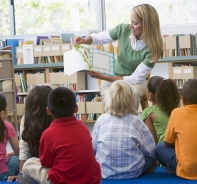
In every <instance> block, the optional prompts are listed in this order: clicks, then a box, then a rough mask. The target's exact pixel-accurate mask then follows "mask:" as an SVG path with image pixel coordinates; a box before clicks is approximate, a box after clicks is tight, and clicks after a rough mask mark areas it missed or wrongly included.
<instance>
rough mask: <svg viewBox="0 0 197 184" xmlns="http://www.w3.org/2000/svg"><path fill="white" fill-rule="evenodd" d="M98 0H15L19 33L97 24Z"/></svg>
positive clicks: (64, 29) (93, 26)
mask: <svg viewBox="0 0 197 184" xmlns="http://www.w3.org/2000/svg"><path fill="white" fill-rule="evenodd" d="M97 2H98V1H97V0H25V1H24V0H15V21H16V25H15V27H16V34H17V35H21V34H38V33H53V32H66V31H80V30H90V29H91V30H92V29H98V28H97V7H98V6H97Z"/></svg>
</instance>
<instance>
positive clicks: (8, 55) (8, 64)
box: [0, 50, 18, 131]
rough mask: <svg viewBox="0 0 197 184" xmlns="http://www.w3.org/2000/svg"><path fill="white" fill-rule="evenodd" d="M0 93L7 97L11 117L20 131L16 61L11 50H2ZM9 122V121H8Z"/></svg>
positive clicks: (0, 58) (0, 57)
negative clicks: (17, 111) (15, 74)
mask: <svg viewBox="0 0 197 184" xmlns="http://www.w3.org/2000/svg"><path fill="white" fill-rule="evenodd" d="M0 84H1V88H0V93H1V94H3V95H5V96H6V98H7V101H8V109H9V117H12V118H11V122H12V123H13V124H14V126H15V129H16V131H17V130H18V123H17V114H16V91H15V78H14V61H13V57H12V52H11V51H9V50H0ZM8 121H9V120H8Z"/></svg>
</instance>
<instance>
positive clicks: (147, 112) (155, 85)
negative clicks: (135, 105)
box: [141, 76, 180, 143]
mask: <svg viewBox="0 0 197 184" xmlns="http://www.w3.org/2000/svg"><path fill="white" fill-rule="evenodd" d="M147 98H148V99H149V100H150V101H151V102H152V104H153V105H152V106H149V107H147V108H146V109H144V111H143V112H142V114H141V118H142V120H143V121H144V122H145V124H146V125H147V126H148V128H149V130H150V132H151V133H152V135H153V137H154V140H155V143H158V142H160V141H163V139H164V136H165V131H166V128H167V124H168V120H169V116H170V114H171V111H172V110H173V109H174V108H177V107H178V106H179V103H180V96H179V92H178V89H177V86H176V84H175V82H174V81H173V80H172V79H164V78H163V77H160V76H153V77H151V78H150V79H149V81H148V85H147Z"/></svg>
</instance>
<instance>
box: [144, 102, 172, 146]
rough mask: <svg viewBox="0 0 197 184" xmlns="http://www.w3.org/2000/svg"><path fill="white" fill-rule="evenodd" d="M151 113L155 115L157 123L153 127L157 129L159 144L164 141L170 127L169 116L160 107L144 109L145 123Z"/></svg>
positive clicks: (154, 106)
mask: <svg viewBox="0 0 197 184" xmlns="http://www.w3.org/2000/svg"><path fill="white" fill-rule="evenodd" d="M151 113H154V114H155V122H154V123H153V126H154V127H155V132H156V135H157V140H158V142H160V141H163V139H164V137H165V132H166V128H167V125H168V120H169V116H168V115H167V114H165V113H163V112H162V111H161V110H160V109H159V107H158V106H156V105H153V106H149V107H147V108H146V109H144V111H143V112H142V114H141V118H142V120H143V121H144V120H145V119H146V118H147V117H148V116H149V115H150V114H151Z"/></svg>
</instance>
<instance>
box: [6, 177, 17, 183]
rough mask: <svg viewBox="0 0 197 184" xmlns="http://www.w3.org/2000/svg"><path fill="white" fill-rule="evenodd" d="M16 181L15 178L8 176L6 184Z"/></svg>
mask: <svg viewBox="0 0 197 184" xmlns="http://www.w3.org/2000/svg"><path fill="white" fill-rule="evenodd" d="M12 181H17V176H8V179H7V182H12Z"/></svg>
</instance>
